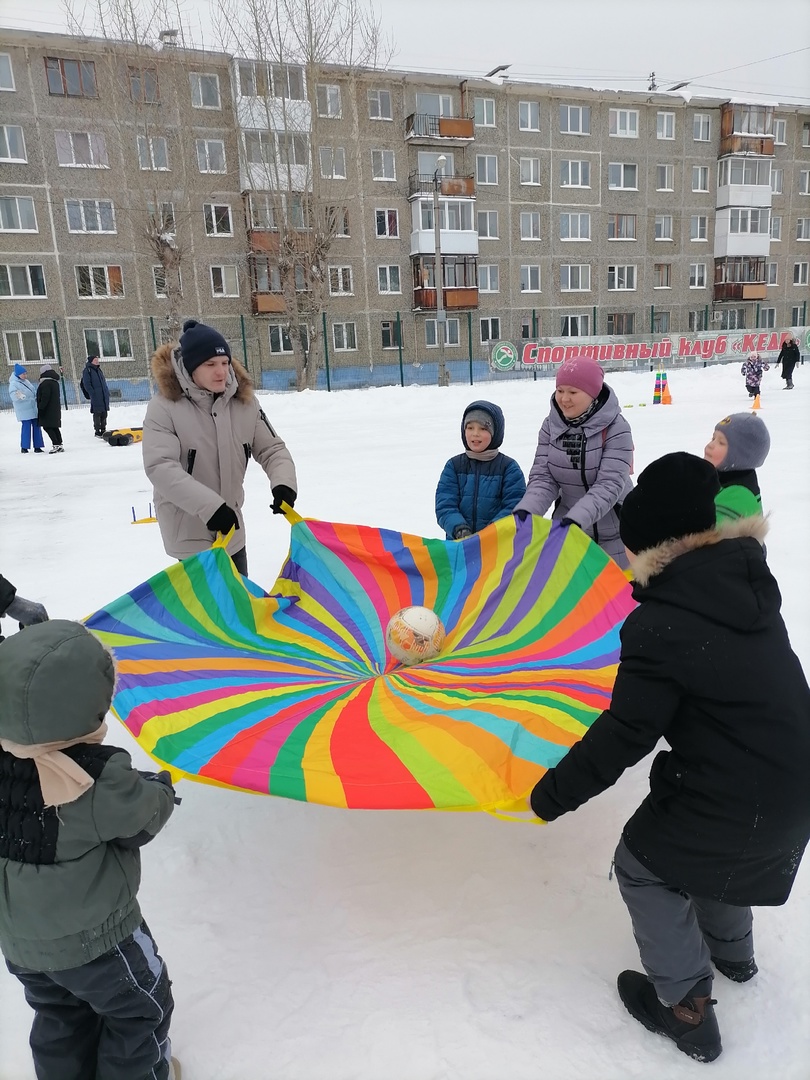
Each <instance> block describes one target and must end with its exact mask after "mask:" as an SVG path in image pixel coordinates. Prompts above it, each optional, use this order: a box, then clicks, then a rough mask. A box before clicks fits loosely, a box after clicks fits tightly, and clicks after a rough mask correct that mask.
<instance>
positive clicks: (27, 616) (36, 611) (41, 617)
mask: <svg viewBox="0 0 810 1080" xmlns="http://www.w3.org/2000/svg"><path fill="white" fill-rule="evenodd" d="M6 615H8V616H9V618H11V619H16V620H17V622H18V623H19V624H20V626H33V625H34V623H40V622H47V621H48V612H47V611H46V610H45V608H44V607H43V606H42V604H38V603H37V602H36V601H35V600H26V599H25V598H24V597H22V596H15V597H14V599H13V600H12V601H11V603H10V604H9V605H8V607H7V608H6Z"/></svg>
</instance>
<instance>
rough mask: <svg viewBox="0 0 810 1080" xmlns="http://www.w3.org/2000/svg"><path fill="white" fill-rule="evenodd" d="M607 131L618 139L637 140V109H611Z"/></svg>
mask: <svg viewBox="0 0 810 1080" xmlns="http://www.w3.org/2000/svg"><path fill="white" fill-rule="evenodd" d="M608 130H609V132H610V134H611V135H615V136H616V137H617V138H619V139H637V138H638V109H611V110H610V112H609V119H608Z"/></svg>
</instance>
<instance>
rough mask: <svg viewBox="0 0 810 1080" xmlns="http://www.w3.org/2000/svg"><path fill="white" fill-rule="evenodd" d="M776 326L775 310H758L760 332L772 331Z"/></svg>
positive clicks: (766, 308)
mask: <svg viewBox="0 0 810 1080" xmlns="http://www.w3.org/2000/svg"><path fill="white" fill-rule="evenodd" d="M775 326H776V308H773V307H764V308H760V309H759V328H760V330H773V329H774V327H775Z"/></svg>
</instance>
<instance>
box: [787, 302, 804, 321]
mask: <svg viewBox="0 0 810 1080" xmlns="http://www.w3.org/2000/svg"><path fill="white" fill-rule="evenodd" d="M806 317H807V308H806V305H804V304H801V305H797V306H796V307H792V308H791V309H790V325H791V326H804V325H805V322H804V320H805V318H806Z"/></svg>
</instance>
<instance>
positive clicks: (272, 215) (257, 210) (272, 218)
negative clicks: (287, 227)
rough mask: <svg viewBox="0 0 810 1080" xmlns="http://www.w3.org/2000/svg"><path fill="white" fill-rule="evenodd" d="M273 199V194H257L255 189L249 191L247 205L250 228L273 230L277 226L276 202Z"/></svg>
mask: <svg viewBox="0 0 810 1080" xmlns="http://www.w3.org/2000/svg"><path fill="white" fill-rule="evenodd" d="M274 200H275V196H273V195H266V194H257V193H256V192H255V191H252V192H251V193H250V197H249V205H250V227H251V229H268V230H271V229H272V230H275V229H276V228H278V226H277V225H276V204H275V201H274Z"/></svg>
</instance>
